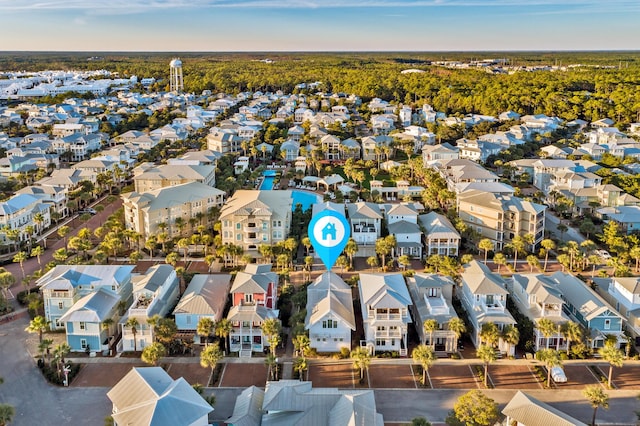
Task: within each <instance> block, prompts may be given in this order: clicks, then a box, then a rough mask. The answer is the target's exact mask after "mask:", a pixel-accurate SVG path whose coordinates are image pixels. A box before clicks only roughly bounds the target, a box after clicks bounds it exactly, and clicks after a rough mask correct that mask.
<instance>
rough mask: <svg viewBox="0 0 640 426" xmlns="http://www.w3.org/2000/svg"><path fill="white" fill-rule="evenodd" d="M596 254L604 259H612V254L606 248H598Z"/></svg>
mask: <svg viewBox="0 0 640 426" xmlns="http://www.w3.org/2000/svg"><path fill="white" fill-rule="evenodd" d="M596 254H597V255H598V256H600V257H601V258H603V259H604V260H609V259H611V255H610V254H609V252H608V251H606V250H596Z"/></svg>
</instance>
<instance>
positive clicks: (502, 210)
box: [458, 190, 547, 250]
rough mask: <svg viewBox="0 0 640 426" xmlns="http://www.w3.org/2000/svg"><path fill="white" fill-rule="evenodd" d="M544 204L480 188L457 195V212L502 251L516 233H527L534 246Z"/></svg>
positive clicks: (540, 231)
mask: <svg viewBox="0 0 640 426" xmlns="http://www.w3.org/2000/svg"><path fill="white" fill-rule="evenodd" d="M546 208H547V206H544V205H541V204H536V203H532V202H530V201H525V200H523V199H522V198H518V197H512V196H508V195H499V194H494V193H489V192H484V191H478V190H474V191H466V192H464V193H462V194H460V195H459V196H458V215H459V217H460V219H461V220H462V221H463V222H464V223H465V224H466V225H467V226H469V227H471V228H472V229H474V230H475V231H477V232H478V233H479V234H480V235H481V236H482V237H483V238H489V239H490V240H491V241H492V242H493V243H494V247H495V248H496V250H502V248H503V247H504V245H505V244H507V243H509V242H510V241H511V240H512V239H513V238H514V237H515V236H516V235H522V236H524V235H526V234H531V235H533V237H534V242H533V246H536V245H537V244H538V243H540V241H542V239H543V237H544V221H545V210H546Z"/></svg>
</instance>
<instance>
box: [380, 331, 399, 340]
mask: <svg viewBox="0 0 640 426" xmlns="http://www.w3.org/2000/svg"><path fill="white" fill-rule="evenodd" d="M390 337H395V338H400V337H402V332H401V331H400V329H397V330H376V339H385V338H390Z"/></svg>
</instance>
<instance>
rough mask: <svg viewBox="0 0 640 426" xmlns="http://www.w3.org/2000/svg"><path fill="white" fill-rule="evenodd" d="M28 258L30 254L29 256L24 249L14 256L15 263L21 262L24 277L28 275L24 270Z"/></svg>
mask: <svg viewBox="0 0 640 426" xmlns="http://www.w3.org/2000/svg"><path fill="white" fill-rule="evenodd" d="M28 258H29V256H27V253H26V252H24V251H19V252H17V253H16V254H15V256H13V261H14V262H15V263H19V264H20V270H21V271H22V278H24V277H25V276H26V274H25V272H24V261H25V260H27V259H28Z"/></svg>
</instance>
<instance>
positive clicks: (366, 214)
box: [347, 201, 382, 246]
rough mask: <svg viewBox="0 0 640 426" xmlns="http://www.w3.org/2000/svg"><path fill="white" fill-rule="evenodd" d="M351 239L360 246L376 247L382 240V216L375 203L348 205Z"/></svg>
mask: <svg viewBox="0 0 640 426" xmlns="http://www.w3.org/2000/svg"><path fill="white" fill-rule="evenodd" d="M347 217H348V220H349V224H350V225H351V238H353V239H354V240H355V242H356V243H357V244H358V246H360V245H363V246H364V245H374V244H375V243H376V240H377V239H378V238H380V232H381V220H382V214H381V212H380V207H379V206H378V205H377V204H374V203H368V202H364V201H362V202H359V203H353V204H349V205H347Z"/></svg>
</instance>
